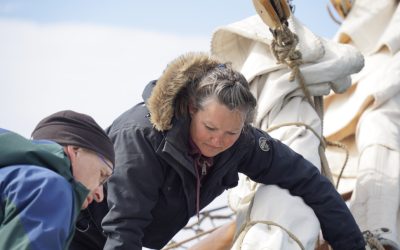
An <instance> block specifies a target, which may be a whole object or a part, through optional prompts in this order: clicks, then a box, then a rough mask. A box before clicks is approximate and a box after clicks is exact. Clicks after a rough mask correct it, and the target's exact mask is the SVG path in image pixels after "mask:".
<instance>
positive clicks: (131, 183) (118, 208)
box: [102, 128, 164, 250]
mask: <svg viewBox="0 0 400 250" xmlns="http://www.w3.org/2000/svg"><path fill="white" fill-rule="evenodd" d="M110 137H111V139H112V140H113V142H114V145H115V146H114V148H115V156H116V163H115V171H114V174H113V176H112V177H111V178H110V180H109V182H108V198H107V202H108V207H109V209H110V210H109V212H108V214H107V215H106V216H105V218H104V219H103V221H102V227H103V229H104V232H105V234H106V235H107V241H106V245H105V247H104V249H113V250H120V249H129V250H135V249H138V250H139V249H142V238H143V234H144V233H143V229H144V228H145V227H146V226H147V225H148V224H149V223H150V222H151V221H152V215H151V210H152V208H153V207H154V206H155V204H156V202H157V200H158V192H159V188H160V186H161V185H162V182H163V179H164V178H163V171H162V167H161V166H160V163H159V162H158V160H157V157H156V155H155V150H154V149H153V147H152V145H151V142H150V141H149V140H148V139H147V138H146V136H145V134H144V131H143V130H142V129H132V128H130V129H122V130H118V131H116V133H112V134H110Z"/></svg>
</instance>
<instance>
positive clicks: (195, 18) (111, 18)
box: [0, 0, 337, 37]
mask: <svg viewBox="0 0 400 250" xmlns="http://www.w3.org/2000/svg"><path fill="white" fill-rule="evenodd" d="M328 3H329V1H328V0H294V1H293V4H294V5H295V15H296V16H297V17H298V18H299V19H300V20H302V22H303V23H305V24H306V26H307V27H309V28H310V29H311V30H312V31H314V32H316V33H317V34H319V35H322V36H325V37H331V36H332V35H333V34H334V32H335V30H336V28H337V27H336V24H334V23H333V21H332V20H331V19H330V17H329V16H328V12H327V10H326V6H327V5H328ZM253 14H255V10H254V8H253V4H252V1H250V0H247V1H245V0H237V1H228V0H202V1H183V0H168V1H133V0H115V1H111V0H35V1H32V0H0V18H16V19H24V20H30V21H34V22H38V23H55V22H76V23H94V24H97V25H107V26H108V25H110V26H117V27H126V28H140V29H146V30H152V31H164V32H168V33H170V32H171V33H181V34H188V35H199V34H201V35H209V34H210V33H211V32H212V31H213V30H214V29H215V27H217V26H219V25H223V24H228V23H231V22H234V21H237V20H240V19H242V18H245V17H247V16H250V15H253Z"/></svg>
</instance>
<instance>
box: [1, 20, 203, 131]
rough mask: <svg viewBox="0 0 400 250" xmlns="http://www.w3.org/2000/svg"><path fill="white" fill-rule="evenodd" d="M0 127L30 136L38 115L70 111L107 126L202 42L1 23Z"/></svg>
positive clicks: (141, 33)
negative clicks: (148, 85)
mask: <svg viewBox="0 0 400 250" xmlns="http://www.w3.org/2000/svg"><path fill="white" fill-rule="evenodd" d="M0 37H1V39H0V127H3V128H6V129H9V130H13V131H15V132H18V133H20V134H22V135H24V136H29V135H30V132H31V131H32V130H33V128H34V126H35V125H36V124H37V122H39V120H40V119H42V118H44V117H45V116H47V115H49V114H51V113H54V112H56V111H59V110H63V109H72V110H76V111H78V112H83V113H87V114H89V115H91V116H93V117H94V118H95V119H96V120H97V121H98V122H99V124H100V125H101V126H102V127H106V126H108V125H110V124H111V122H112V121H113V120H114V119H115V118H116V117H117V116H118V115H119V114H121V113H122V112H124V111H125V110H126V109H128V108H130V107H131V106H133V105H134V104H136V103H137V102H138V101H140V100H141V93H142V89H143V87H144V85H145V84H146V83H147V82H149V81H150V80H153V79H155V78H157V77H158V76H159V74H160V73H161V72H162V70H163V69H164V67H165V66H166V64H167V63H168V62H169V61H171V60H172V59H174V58H175V57H177V56H179V55H180V54H182V53H185V52H188V51H192V50H195V51H200V50H202V51H206V50H208V49H209V47H208V46H209V42H210V38H209V37H188V36H174V35H169V34H160V33H153V32H147V31H143V30H132V29H122V28H113V27H102V26H95V25H87V24H86V25H85V24H79V23H64V24H51V25H38V24H35V23H31V22H22V21H13V20H4V19H3V20H1V19H0Z"/></svg>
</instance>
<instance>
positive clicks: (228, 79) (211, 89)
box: [177, 63, 257, 125]
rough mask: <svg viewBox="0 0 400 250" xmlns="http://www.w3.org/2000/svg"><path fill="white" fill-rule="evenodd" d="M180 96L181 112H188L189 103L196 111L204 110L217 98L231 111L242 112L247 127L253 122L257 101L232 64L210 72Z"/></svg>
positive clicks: (218, 66)
mask: <svg viewBox="0 0 400 250" xmlns="http://www.w3.org/2000/svg"><path fill="white" fill-rule="evenodd" d="M185 92H186V93H185ZM180 95H181V96H180V98H177V100H180V103H179V104H178V109H179V110H180V111H183V110H182V109H183V108H185V109H186V110H187V108H188V104H189V103H190V104H191V105H192V107H193V108H194V109H196V110H198V109H202V108H203V107H204V104H205V103H206V101H208V100H209V99H211V98H215V99H216V100H218V102H219V103H221V104H223V105H225V106H226V107H228V108H229V109H230V110H234V109H237V110H239V111H241V112H242V113H243V114H244V115H245V117H244V118H245V119H244V124H245V125H248V124H249V123H251V122H253V119H254V114H255V107H256V104H257V102H256V99H255V97H254V96H253V94H252V93H251V92H250V89H249V84H248V82H247V80H246V78H244V76H243V75H242V74H241V73H239V72H237V71H235V70H234V69H232V66H231V64H228V63H227V64H218V65H217V66H216V67H214V68H212V69H210V70H208V71H207V72H206V73H205V74H204V76H203V77H201V78H200V79H198V80H197V81H195V82H192V83H190V84H188V86H187V88H186V91H183V92H181V93H180ZM182 95H184V96H182ZM182 100H186V101H185V102H182ZM179 106H180V107H179ZM186 112H187V111H185V112H184V113H186Z"/></svg>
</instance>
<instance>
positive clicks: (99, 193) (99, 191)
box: [93, 185, 104, 202]
mask: <svg viewBox="0 0 400 250" xmlns="http://www.w3.org/2000/svg"><path fill="white" fill-rule="evenodd" d="M93 199H94V200H95V201H96V202H102V201H103V199H104V191H103V185H100V186H98V187H97V188H96V189H95V190H94V192H93Z"/></svg>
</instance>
